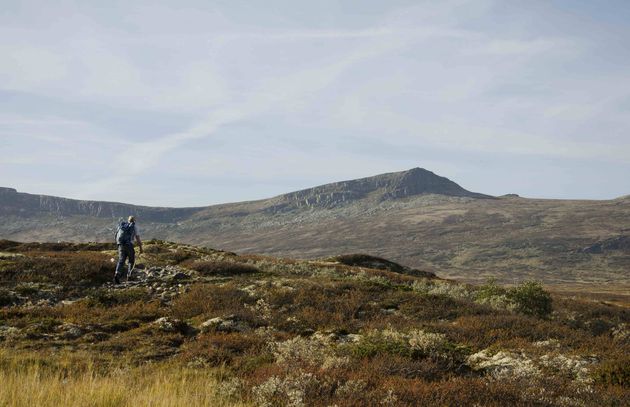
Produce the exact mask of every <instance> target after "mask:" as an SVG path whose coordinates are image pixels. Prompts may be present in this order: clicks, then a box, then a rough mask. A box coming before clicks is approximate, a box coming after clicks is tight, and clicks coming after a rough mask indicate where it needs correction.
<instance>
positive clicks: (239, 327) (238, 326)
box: [200, 315, 249, 332]
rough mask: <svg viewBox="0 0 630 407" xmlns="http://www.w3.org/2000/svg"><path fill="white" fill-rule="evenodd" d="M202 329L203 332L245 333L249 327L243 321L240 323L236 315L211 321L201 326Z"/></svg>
mask: <svg viewBox="0 0 630 407" xmlns="http://www.w3.org/2000/svg"><path fill="white" fill-rule="evenodd" d="M200 329H201V332H212V331H219V332H243V331H245V330H247V329H249V326H248V325H247V324H246V323H245V322H243V321H238V320H237V319H236V317H235V316H234V315H230V316H227V317H224V318H219V317H217V318H212V319H209V320H207V321H206V322H204V323H203V324H201V326H200Z"/></svg>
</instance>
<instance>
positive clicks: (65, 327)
mask: <svg viewBox="0 0 630 407" xmlns="http://www.w3.org/2000/svg"><path fill="white" fill-rule="evenodd" d="M55 330H56V331H57V332H59V333H60V335H59V336H60V337H61V338H63V339H77V338H79V337H81V336H82V335H83V330H82V329H81V327H80V326H78V325H75V324H62V325H59V326H58V327H57V328H55Z"/></svg>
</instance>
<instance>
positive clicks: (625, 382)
mask: <svg viewBox="0 0 630 407" xmlns="http://www.w3.org/2000/svg"><path fill="white" fill-rule="evenodd" d="M593 379H594V380H595V382H596V383H599V384H603V385H617V386H622V387H627V388H630V357H628V356H626V357H623V358H620V359H616V360H611V361H608V362H605V363H602V364H601V365H600V366H599V367H598V368H597V369H596V370H595V371H594V372H593Z"/></svg>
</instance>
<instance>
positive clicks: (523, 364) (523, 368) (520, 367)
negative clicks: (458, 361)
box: [466, 349, 540, 379]
mask: <svg viewBox="0 0 630 407" xmlns="http://www.w3.org/2000/svg"><path fill="white" fill-rule="evenodd" d="M466 361H467V364H468V366H470V367H471V368H473V369H474V370H482V371H485V372H487V373H489V374H490V375H492V376H493V377H494V378H497V379H505V378H510V377H535V376H539V375H540V370H539V369H538V368H537V367H536V365H535V364H534V362H533V360H532V359H530V358H528V357H527V356H526V355H525V354H523V353H517V352H510V351H500V352H497V353H495V354H491V352H490V351H489V350H488V349H485V350H482V351H481V352H477V353H475V354H472V355H470V356H469V357H468V358H467V360H466Z"/></svg>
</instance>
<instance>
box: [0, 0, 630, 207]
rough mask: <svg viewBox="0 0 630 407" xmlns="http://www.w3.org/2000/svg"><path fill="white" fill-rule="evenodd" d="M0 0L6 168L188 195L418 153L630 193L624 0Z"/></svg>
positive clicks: (133, 194)
mask: <svg viewBox="0 0 630 407" xmlns="http://www.w3.org/2000/svg"><path fill="white" fill-rule="evenodd" d="M0 3H1V4H0V5H1V7H0V149H1V154H0V186H8V187H14V188H17V189H18V190H20V191H24V192H30V193H42V194H49V195H57V196H66V197H72V198H80V199H98V200H109V201H123V202H131V203H138V204H147V205H164V206H193V205H206V204H213V203H221V202H233V201H242V200H250V199H260V198H266V197H270V196H274V195H277V194H280V193H285V192H290V191H293V190H297V189H302V188H307V187H310V186H315V185H319V184H323V183H327V182H333V181H339V180H345V179H352V178H358V177H365V176H370V175H375V174H379V173H383V172H391V171H400V170H405V169H409V168H412V167H424V168H427V169H429V170H431V171H434V172H436V173H437V174H440V175H443V176H446V177H449V178H450V179H452V180H454V181H456V182H458V183H459V184H460V185H462V186H463V187H465V188H467V189H470V190H473V191H478V192H483V193H489V194H496V195H500V194H505V193H518V194H521V195H523V196H529V197H544V198H588V199H608V198H614V197H617V196H621V195H626V194H630V177H629V176H628V174H630V69H629V68H630V47H629V46H628V44H630V25H629V24H627V21H630V3H628V2H624V1H618V2H612V1H610V2H606V1H598V2H592V1H530V2H516V1H514V2H511V1H485V0H479V1H466V0H456V1H449V0H446V1H431V2H423V1H388V2H383V1H352V2H350V1H317V2H311V1H308V2H307V1H248V2H239V1H234V0H231V1H198V2H194V1H191V2H186V1H178V2H173V1H171V2H160V1H150V2H149V1H147V2H134V1H109V2H97V1H94V2H88V1H80V2H79V1H77V2H73V1H59V2H43V1H39V2H30V1H20V2H12V1H6V0H0Z"/></svg>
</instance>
